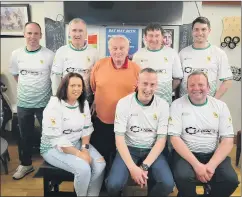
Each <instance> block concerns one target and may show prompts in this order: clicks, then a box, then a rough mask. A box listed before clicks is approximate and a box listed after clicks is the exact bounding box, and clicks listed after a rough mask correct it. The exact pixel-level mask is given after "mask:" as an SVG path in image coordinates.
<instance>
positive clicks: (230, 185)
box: [172, 151, 239, 197]
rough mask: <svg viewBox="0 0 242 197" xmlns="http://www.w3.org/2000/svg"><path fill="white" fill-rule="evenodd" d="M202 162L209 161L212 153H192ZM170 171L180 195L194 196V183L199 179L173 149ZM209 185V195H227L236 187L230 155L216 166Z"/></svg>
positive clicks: (235, 177) (212, 196)
mask: <svg viewBox="0 0 242 197" xmlns="http://www.w3.org/2000/svg"><path fill="white" fill-rule="evenodd" d="M193 154H194V155H195V157H196V158H197V159H198V160H199V161H200V162H201V163H203V164H206V163H208V162H209V160H210V159H211V157H212V156H213V153H210V154H202V153H193ZM172 171H173V176H174V180H175V182H176V186H177V189H178V191H179V193H180V194H181V196H182V197H196V196H197V194H196V185H197V183H199V181H198V180H197V179H196V174H195V172H194V170H193V168H192V166H191V164H190V163H188V162H187V161H186V160H184V159H183V158H182V157H181V156H180V155H179V154H178V153H176V152H175V151H174V152H173V154H172ZM209 184H210V186H211V193H210V196H211V197H229V196H230V195H231V194H232V193H233V192H234V191H235V189H236V188H237V187H238V184H239V181H238V177H237V174H236V172H235V171H234V169H233V167H232V165H231V159H230V157H226V159H225V160H224V161H223V162H222V163H221V164H220V165H219V166H218V167H217V168H216V170H215V173H214V175H213V177H212V179H211V181H210V182H209Z"/></svg>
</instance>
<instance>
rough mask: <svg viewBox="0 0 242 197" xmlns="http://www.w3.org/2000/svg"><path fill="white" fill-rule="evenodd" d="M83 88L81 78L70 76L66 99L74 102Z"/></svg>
mask: <svg viewBox="0 0 242 197" xmlns="http://www.w3.org/2000/svg"><path fill="white" fill-rule="evenodd" d="M82 90H83V84H82V80H81V79H80V78H79V77H71V78H70V80H69V84H68V88H67V100H68V101H71V102H74V101H76V100H77V99H78V98H79V96H81V94H82Z"/></svg>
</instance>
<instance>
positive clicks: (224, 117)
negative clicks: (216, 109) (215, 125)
mask: <svg viewBox="0 0 242 197" xmlns="http://www.w3.org/2000/svg"><path fill="white" fill-rule="evenodd" d="M219 136H220V137H234V129H233V124H232V118H231V115H230V111H229V109H228V107H227V105H226V104H225V103H224V104H223V107H222V110H221V113H220V115H219Z"/></svg>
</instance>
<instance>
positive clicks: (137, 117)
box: [106, 68, 174, 197]
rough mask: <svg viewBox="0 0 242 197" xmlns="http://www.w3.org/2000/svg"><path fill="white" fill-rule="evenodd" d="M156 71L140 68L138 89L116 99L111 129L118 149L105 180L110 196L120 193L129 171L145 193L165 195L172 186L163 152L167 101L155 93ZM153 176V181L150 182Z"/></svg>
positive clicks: (170, 175)
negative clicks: (146, 191) (113, 122)
mask: <svg viewBox="0 0 242 197" xmlns="http://www.w3.org/2000/svg"><path fill="white" fill-rule="evenodd" d="M156 88H157V74H156V71H155V70H153V69H152V68H145V69H143V70H141V72H140V74H139V79H138V90H137V92H135V93H131V94H129V95H128V96H126V97H124V98H122V99H120V100H119V102H118V104H117V107H116V115H115V124H114V132H115V138H116V146H117V149H118V152H117V154H116V157H115V159H114V162H113V165H112V168H111V171H110V173H109V176H108V178H107V181H106V185H107V190H108V195H109V196H121V191H122V189H123V187H124V186H125V185H126V183H127V181H128V177H129V174H130V175H131V177H132V179H133V180H134V181H135V182H136V183H137V184H138V185H140V186H141V187H143V186H146V185H147V182H148V183H151V184H148V196H161V197H166V196H168V195H169V194H170V193H171V192H172V189H173V187H174V181H173V177H172V173H171V170H170V168H169V165H168V163H167V161H166V159H165V157H164V155H163V153H162V151H163V149H164V147H165V144H166V136H167V127H168V118H169V105H168V103H167V102H166V101H165V100H163V99H161V98H160V97H158V96H157V95H154V92H155V90H156ZM151 180H152V182H151Z"/></svg>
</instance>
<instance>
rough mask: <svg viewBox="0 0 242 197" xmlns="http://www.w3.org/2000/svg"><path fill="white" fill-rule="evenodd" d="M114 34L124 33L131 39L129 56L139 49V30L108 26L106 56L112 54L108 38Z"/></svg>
mask: <svg viewBox="0 0 242 197" xmlns="http://www.w3.org/2000/svg"><path fill="white" fill-rule="evenodd" d="M114 35H124V36H126V38H128V39H129V58H130V59H132V56H133V54H134V53H135V52H136V51H137V50H138V39H139V30H138V29H133V28H132V29H130V28H106V56H110V53H109V50H108V40H109V39H110V38H111V37H112V36H114Z"/></svg>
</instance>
